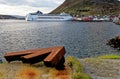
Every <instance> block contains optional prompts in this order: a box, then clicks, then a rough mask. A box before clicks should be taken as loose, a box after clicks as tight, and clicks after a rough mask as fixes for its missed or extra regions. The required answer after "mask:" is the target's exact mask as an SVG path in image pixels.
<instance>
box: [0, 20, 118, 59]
mask: <svg viewBox="0 0 120 79" xmlns="http://www.w3.org/2000/svg"><path fill="white" fill-rule="evenodd" d="M117 35H120V26H119V25H115V24H114V23H111V22H91V23H90V22H26V21H24V20H0V59H3V60H4V58H3V56H4V53H5V52H13V51H20V50H27V49H35V48H41V47H42V48H43V47H49V46H58V45H63V46H65V48H66V51H67V53H66V55H73V56H75V57H78V58H83V57H92V56H97V55H102V54H111V53H114V54H120V51H118V50H115V49H113V48H111V47H110V46H107V45H106V43H107V40H109V39H111V38H113V37H115V36H117Z"/></svg>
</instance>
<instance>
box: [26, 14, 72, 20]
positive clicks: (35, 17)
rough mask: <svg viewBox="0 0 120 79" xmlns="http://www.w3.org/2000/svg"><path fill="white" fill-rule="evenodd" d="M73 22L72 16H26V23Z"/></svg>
mask: <svg viewBox="0 0 120 79" xmlns="http://www.w3.org/2000/svg"><path fill="white" fill-rule="evenodd" d="M69 20H73V17H72V16H70V15H30V14H28V15H27V16H26V21H69Z"/></svg>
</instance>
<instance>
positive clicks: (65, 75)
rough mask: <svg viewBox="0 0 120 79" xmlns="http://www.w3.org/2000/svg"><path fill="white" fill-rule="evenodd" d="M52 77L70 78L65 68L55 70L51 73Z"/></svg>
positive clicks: (59, 78)
mask: <svg viewBox="0 0 120 79" xmlns="http://www.w3.org/2000/svg"><path fill="white" fill-rule="evenodd" d="M53 77H55V78H58V79H70V78H69V72H68V71H67V70H60V71H57V72H55V73H53Z"/></svg>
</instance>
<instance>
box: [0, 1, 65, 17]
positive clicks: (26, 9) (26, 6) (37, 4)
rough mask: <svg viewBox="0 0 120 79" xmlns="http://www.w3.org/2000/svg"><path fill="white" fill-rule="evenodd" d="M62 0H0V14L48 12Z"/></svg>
mask: <svg viewBox="0 0 120 79" xmlns="http://www.w3.org/2000/svg"><path fill="white" fill-rule="evenodd" d="M63 2H64V0H0V14H8V15H23V16H25V15H26V14H28V13H31V12H36V11H37V10H40V11H42V12H43V13H49V12H51V11H52V10H54V9H55V8H56V7H58V6H59V5H60V4H62V3H63Z"/></svg>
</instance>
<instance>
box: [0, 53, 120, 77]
mask: <svg viewBox="0 0 120 79" xmlns="http://www.w3.org/2000/svg"><path fill="white" fill-rule="evenodd" d="M119 59H120V56H118V55H105V56H101V57H95V58H85V59H78V60H77V59H76V58H74V57H69V58H66V63H65V69H64V70H56V69H55V68H49V67H46V66H45V65H44V64H43V62H40V63H37V64H34V65H29V64H23V63H22V62H18V61H17V62H11V63H0V79H120V60H119Z"/></svg>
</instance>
